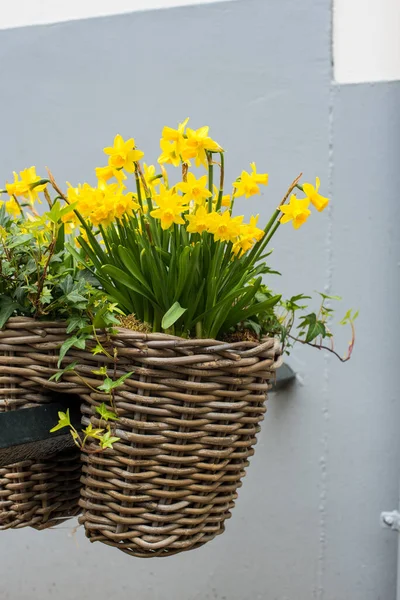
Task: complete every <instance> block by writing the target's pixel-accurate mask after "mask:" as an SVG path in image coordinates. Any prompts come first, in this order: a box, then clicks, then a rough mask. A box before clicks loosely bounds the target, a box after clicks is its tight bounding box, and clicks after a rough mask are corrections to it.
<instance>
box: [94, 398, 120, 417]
mask: <svg viewBox="0 0 400 600" xmlns="http://www.w3.org/2000/svg"><path fill="white" fill-rule="evenodd" d="M96 412H97V413H99V415H100V417H101V418H102V419H104V421H117V420H118V416H117V415H116V414H115V412H112V411H111V410H108V408H107V406H106V405H105V404H104V402H103V403H102V404H100V406H96Z"/></svg>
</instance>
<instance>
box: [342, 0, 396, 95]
mask: <svg viewBox="0 0 400 600" xmlns="http://www.w3.org/2000/svg"><path fill="white" fill-rule="evenodd" d="M333 7H334V13H333V16H334V19H333V53H334V76H335V80H336V81H337V82H338V83H361V82H367V81H392V80H397V79H400V1H399V0H333Z"/></svg>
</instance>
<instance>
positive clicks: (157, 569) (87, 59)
mask: <svg viewBox="0 0 400 600" xmlns="http://www.w3.org/2000/svg"><path fill="white" fill-rule="evenodd" d="M329 11H330V3H329V1H328V0H304V1H303V2H301V3H299V2H295V1H294V0H292V1H290V0H284V1H282V0H270V1H269V2H265V1H263V0H246V1H242V2H235V3H232V4H230V3H224V4H216V5H210V6H203V7H190V8H185V9H176V10H175V9H174V10H169V11H162V12H151V13H136V14H133V15H126V16H122V17H113V18H106V19H95V20H89V21H83V22H74V23H69V24H57V25H53V26H47V27H36V28H29V29H23V30H15V31H12V32H11V31H4V32H1V33H0V59H1V65H2V66H1V77H2V81H5V82H6V83H7V89H8V91H7V93H3V95H2V99H1V107H2V117H3V118H2V145H1V148H0V167H1V172H2V173H3V174H8V173H10V174H11V171H12V169H15V168H19V167H20V168H24V167H25V166H29V165H30V164H36V166H37V168H38V171H39V172H43V168H44V166H45V165H49V166H50V167H51V168H52V170H53V172H54V173H55V175H56V176H57V178H58V179H59V180H60V181H63V180H64V179H66V178H68V179H69V180H70V181H71V182H72V183H77V182H78V181H82V180H83V179H84V178H89V179H90V178H91V179H93V178H92V175H93V170H92V169H93V167H94V166H95V165H100V164H102V161H103V158H102V154H101V148H102V147H103V146H104V145H106V144H108V143H109V142H110V141H111V139H112V137H113V136H114V134H115V133H116V132H120V133H122V134H124V135H134V136H135V138H136V139H137V142H138V143H139V144H140V146H141V147H143V149H144V150H145V151H146V152H147V153H148V156H149V154H152V155H153V156H154V157H156V156H157V152H158V147H157V140H158V137H159V133H160V129H161V127H162V125H163V124H165V123H168V124H174V123H176V122H177V121H178V120H181V119H183V118H185V117H186V116H187V115H190V116H191V117H192V120H193V125H196V126H200V125H202V124H205V123H207V124H209V125H210V126H211V127H212V132H213V135H214V137H215V138H216V139H217V140H219V141H220V142H221V143H223V144H224V145H225V146H226V147H227V148H228V153H227V160H228V165H229V168H228V176H229V177H231V178H233V177H236V176H237V174H238V173H239V172H240V170H241V169H242V168H243V167H246V166H247V165H248V162H250V161H251V160H255V161H256V162H257V164H258V166H259V168H260V169H264V167H265V169H266V170H268V171H269V173H270V186H269V188H268V189H267V190H266V191H265V192H264V193H263V195H262V196H261V198H259V202H257V201H254V200H249V201H245V200H243V201H242V207H243V212H244V213H245V214H249V213H250V212H255V211H259V212H260V213H261V220H263V221H265V220H266V219H267V218H268V216H269V214H270V212H271V210H272V209H273V208H275V206H276V204H277V202H278V200H279V198H280V197H281V196H282V195H283V194H284V192H285V188H286V187H287V185H288V183H290V181H291V180H292V179H293V178H294V177H295V176H296V175H297V174H298V172H299V171H300V170H302V171H304V173H305V175H306V176H307V178H309V179H311V178H313V177H314V176H315V175H316V174H318V175H319V176H320V177H321V180H322V181H323V182H324V184H325V189H326V186H327V185H328V181H329V178H330V175H331V174H332V165H331V164H330V159H331V158H332V142H334V143H335V144H337V145H338V148H339V149H340V150H338V151H337V152H336V151H335V153H334V157H336V156H337V165H338V166H337V167H336V164H335V169H334V180H333V181H332V182H331V188H332V189H333V191H334V196H335V203H337V206H335V207H334V209H333V211H331V213H324V215H318V216H317V215H313V219H312V220H310V222H309V223H308V224H307V227H304V228H302V229H301V230H299V231H298V232H294V231H293V230H292V229H291V228H290V227H289V226H287V227H286V228H282V229H281V230H280V232H279V236H280V238H279V243H278V248H277V250H276V255H275V257H274V263H273V264H274V266H276V267H277V268H278V269H279V270H281V271H283V272H284V273H285V278H284V279H282V282H281V284H280V285H281V287H282V289H283V291H284V292H285V293H287V294H290V293H296V292H299V291H309V290H313V289H319V290H321V289H323V288H324V286H328V287H332V288H334V289H333V291H334V292H336V293H338V292H342V293H343V295H345V296H346V297H347V302H349V303H350V304H354V305H357V306H359V307H360V308H361V310H362V315H363V316H362V317H361V318H360V324H359V336H360V342H359V344H358V347H357V350H356V354H355V358H354V361H353V362H352V363H350V364H349V365H346V366H345V367H342V368H339V365H337V364H336V363H333V362H332V361H331V360H330V359H326V358H325V357H324V356H323V355H322V354H321V353H318V352H314V351H312V350H309V351H308V352H307V350H306V349H298V350H297V351H296V352H295V353H294V354H293V355H292V356H291V359H290V360H291V365H292V366H293V367H294V368H295V369H296V371H297V372H298V373H299V378H300V380H301V381H299V383H298V384H297V385H296V386H295V387H294V388H292V389H291V391H290V392H288V393H286V394H280V395H276V396H275V397H273V396H272V397H271V399H270V402H269V412H268V414H267V418H266V421H265V423H264V426H263V430H262V432H261V435H260V441H259V444H258V446H257V451H256V455H255V457H254V459H253V460H252V464H251V467H250V470H249V474H248V476H247V477H246V479H245V481H244V486H243V489H242V490H241V491H240V496H239V500H238V504H237V507H236V509H235V511H234V514H233V518H232V520H231V522H230V523H228V529H227V531H226V533H225V534H224V535H223V536H221V538H220V539H218V540H216V541H214V542H213V543H211V544H209V545H207V546H205V547H204V548H202V549H200V550H198V551H196V552H193V553H191V552H189V553H186V554H182V555H179V556H177V557H172V558H170V559H167V560H155V561H140V560H134V559H132V558H129V557H127V556H125V555H123V554H122V553H118V552H117V551H115V550H113V549H111V548H107V547H105V546H102V545H100V544H94V545H92V546H91V545H89V543H88V542H86V540H85V539H84V538H83V536H82V533H81V532H78V534H76V535H73V536H71V535H70V531H69V529H67V528H65V526H64V528H61V529H60V530H58V531H47V532H40V533H38V532H35V531H18V532H6V533H2V534H1V537H0V540H1V542H0V564H1V565H2V569H1V578H0V598H1V600H6V599H12V600H27V599H28V598H29V599H30V600H31V599H32V598H39V597H40V598H41V600H48V599H50V598H51V597H57V598H60V600H70V599H71V600H72V599H74V598H77V597H79V598H80V599H81V600H87V599H89V598H90V599H92V598H93V597H97V598H98V599H99V600H103V599H104V600H105V598H107V597H109V596H110V595H115V594H116V593H118V594H119V596H120V597H121V599H124V598H131V597H135V596H136V597H138V598H140V600H155V599H162V600H206V599H214V598H218V599H220V600H256V599H260V600H261V599H266V600H311V599H313V598H316V599H320V600H322V599H324V600H333V599H337V600H345V599H346V598H351V600H377V598H379V597H381V598H382V600H392V597H393V591H394V583H393V577H392V578H391V579H389V580H388V581H387V583H385V581H386V579H385V578H386V575H387V572H388V570H389V569H390V568H391V564H392V563H391V562H390V561H391V557H392V552H393V545H394V539H393V537H389V535H390V534H387V532H384V531H382V530H379V525H378V523H379V511H380V510H381V509H385V508H389V509H390V508H392V506H391V503H392V499H393V495H394V488H395V487H396V486H397V482H396V481H395V479H396V478H397V462H396V461H397V454H396V452H397V446H396V431H395V421H394V418H393V417H394V416H395V413H394V409H395V403H394V402H395V400H396V398H395V395H394V394H395V390H394V385H395V384H394V383H393V379H390V371H389V366H392V363H391V362H390V361H391V360H393V359H391V358H390V357H391V356H392V357H393V356H394V334H393V331H392V330H391V326H390V323H391V320H390V318H389V314H388V316H385V315H384V316H383V317H384V318H383V323H382V324H381V325H380V326H379V327H376V328H375V329H374V338H372V333H371V329H370V328H369V326H368V318H370V316H371V315H373V314H375V311H376V304H377V302H379V301H380V300H379V299H380V296H379V290H377V291H374V292H373V294H372V295H370V296H369V297H368V301H366V300H365V298H364V297H361V295H360V293H361V291H363V290H364V291H365V290H367V291H368V290H369V287H370V283H371V279H372V273H376V276H375V277H376V279H377V280H378V281H379V282H380V284H381V287H385V286H390V287H388V288H387V289H390V290H391V291H392V298H393V299H392V300H390V301H389V304H390V310H391V311H394V302H395V300H396V292H397V291H398V288H397V287H396V286H397V282H396V279H395V272H394V271H395V270H394V266H393V265H394V262H395V261H396V252H397V246H396V245H395V240H394V234H392V233H390V235H389V233H388V231H389V229H388V228H389V227H390V222H391V217H390V215H388V214H387V213H383V212H382V213H381V215H380V218H379V227H378V228H377V229H376V230H374V232H372V228H371V220H370V218H372V212H371V211H372V207H373V206H374V203H375V198H376V196H377V191H378V189H380V183H381V181H382V182H383V181H384V185H383V186H382V190H380V194H381V195H380V197H381V198H382V203H383V197H384V198H385V200H386V204H388V203H390V202H391V203H392V210H393V211H395V210H397V209H396V208H395V205H394V202H395V196H394V191H395V178H394V174H395V173H396V171H394V164H395V162H394V161H395V158H396V157H397V159H398V156H399V152H398V150H399V148H398V146H396V143H395V140H394V135H393V136H392V137H391V134H390V132H389V130H386V129H385V128H386V127H388V126H387V125H386V123H387V119H386V113H387V111H389V109H390V114H391V115H394V114H395V113H394V101H395V99H396V98H395V97H393V98H392V97H391V96H390V95H389V96H386V94H385V93H384V94H382V97H380V96H379V94H378V96H373V95H372V96H371V98H372V99H371V100H370V94H371V91H370V88H368V87H366V88H348V89H347V90H346V93H345V94H343V95H341V96H339V97H338V98H337V99H335V103H334V105H332V97H331V94H330V87H329V81H330V12H329ZM14 89H17V90H18V93H16V92H14V91H13V90H14ZM380 89H385V90H386V86H383V88H380ZM394 89H395V88H390V91H389V92H388V93H389V94H392V93H393V90H394ZM363 90H365V94H366V98H364V96H363ZM395 93H397V92H395ZM354 94H355V95H354ZM388 98H389V99H388ZM357 99H361V100H363V102H364V105H363V106H364V108H363V110H362V111H360V114H362V115H366V117H369V120H372V119H375V118H376V114H380V113H379V111H381V108H382V107H383V108H384V109H387V111H386V110H385V112H382V114H381V118H380V120H379V124H380V126H378V125H376V126H375V127H374V128H372V129H371V133H370V134H368V136H371V138H370V139H371V142H372V144H371V143H369V138H368V137H366V133H365V131H364V129H365V128H364V129H363V122H362V121H360V120H359V117H358V109H357V106H358V102H359V100H357ZM391 102H393V105H391V104H390V103H391ZM332 109H334V110H333V112H332ZM336 111H337V113H338V118H339V123H340V127H339V129H338V134H337V136H335V137H334V138H332V139H330V134H331V133H332V129H333V130H335V127H336V126H335V120H333V121H332V118H330V116H331V117H334V116H335V112H336ZM21 116H22V117H21ZM393 118H394V117H393ZM349 119H350V120H349ZM357 119H358V120H357ZM353 122H356V123H358V125H357V127H356V128H354V127H353V128H352V127H351V125H352V124H353ZM332 125H333V127H332ZM379 127H380V128H379ZM356 133H357V136H358V135H360V136H361V134H362V135H363V137H362V138H361V137H360V140H361V141H360V142H358V141H357V140H358V138H357V137H356ZM371 146H372V148H376V147H377V146H383V147H382V151H381V155H380V156H379V157H377V156H375V155H378V153H377V152H375V151H374V153H372V152H371ZM350 150H351V153H350V154H348V153H349V151H350ZM346 156H349V157H351V161H350V162H351V163H352V164H353V166H352V168H353V169H356V171H355V172H356V173H357V174H359V173H361V172H362V168H363V165H365V166H366V168H367V169H368V181H366V182H365V183H364V184H363V185H360V183H359V177H357V179H356V180H354V179H353V178H352V177H353V176H352V175H351V172H350V170H349V169H348V168H347V162H349V159H346ZM377 161H378V163H377ZM391 161H393V162H391ZM397 162H398V160H397ZM376 163H377V164H376ZM384 176H385V177H384ZM387 179H388V180H387ZM339 182H340V187H339ZM355 183H356V184H357V185H356V186H355ZM354 189H357V190H359V191H360V194H359V197H360V200H358V196H357V201H359V202H360V201H361V198H362V199H363V202H364V203H365V205H366V206H367V207H368V210H369V212H363V214H362V219H361V221H360V219H359V216H358V213H356V212H355V214H354V215H353V213H351V214H352V216H353V217H354V218H353V221H352V226H351V231H350V228H349V227H348V226H346V225H345V223H346V222H348V221H345V218H346V215H347V212H345V208H346V207H345V204H343V203H344V202H345V199H347V203H348V204H349V205H350V207H352V208H350V209H349V210H351V211H356V208H355V206H356V205H355V204H354V193H352V191H353V190H354ZM361 191H362V193H361ZM383 215H384V216H383ZM397 217H398V215H397V214H396V218H397ZM353 224H354V225H353ZM346 227H347V228H346ZM355 232H356V233H355ZM367 233H368V235H372V233H373V236H372V239H373V240H374V241H376V244H377V245H378V249H379V251H378V253H377V254H373V253H372V251H371V249H370V248H369V249H368V252H369V254H368V257H369V266H368V267H366V264H365V261H364V255H363V253H362V251H365V247H366V246H367V243H369V242H368V240H369V239H370V237H368V236H367ZM356 238H357V239H358V238H359V239H360V240H363V242H364V243H363V246H360V245H358V242H357V244H356V245H355V246H354V247H353V246H352V244H354V239H356ZM388 239H391V240H392V242H391V243H392V246H391V254H390V256H391V257H392V260H393V261H394V262H393V263H390V264H389V267H388V268H386V265H384V263H383V258H384V257H385V256H386V250H385V244H386V243H387V240H388ZM349 257H350V258H349ZM348 264H351V265H352V269H351V271H350V270H349V268H348ZM341 271H342V272H341ZM354 273H356V274H357V276H354ZM355 281H356V283H357V285H356V286H355V285H354V282H355ZM368 293H369V294H370V293H371V292H369V291H368ZM372 341H374V342H375V346H376V349H374V352H372V351H371V350H370V346H369V344H372ZM378 349H379V350H380V353H379V352H378ZM377 356H379V359H378V358H377ZM377 364H378V368H376V367H375V365H377ZM374 367H375V369H374ZM366 369H368V371H367V373H370V374H371V375H370V379H366V377H365V370H366ZM372 373H373V374H374V375H373V376H372ZM377 377H379V385H376V384H375V379H376V378H377ZM385 381H387V383H386V384H385ZM367 382H368V383H367ZM385 386H386V388H385ZM360 389H361V391H362V393H361V394H360V392H359V390H360ZM377 389H379V390H380V391H379V395H380V396H382V398H379V399H378V398H377V397H376V396H377V393H376V390H377ZM389 399H390V400H389ZM344 408H346V411H348V412H346V413H344ZM388 414H389V416H387V415H388ZM348 415H351V417H352V418H351V420H346V417H347V416H348ZM385 415H386V417H387V418H386V422H385V421H384V416H385ZM386 426H387V429H385V428H384V427H386ZM371 440H372V442H371ZM372 444H373V445H372ZM375 447H376V449H377V452H376V455H375V454H374V453H373V452H372V450H371V448H372V449H373V448H375ZM352 453H353V455H354V458H353V459H352V460H353V461H354V465H355V468H353V464H352V461H351V460H350V458H349V457H350V456H351V455H352ZM380 454H382V456H381V457H380ZM381 459H382V460H381ZM367 461H368V468H367ZM382 463H385V464H386V467H382ZM389 471H390V473H389ZM354 473H356V475H357V478H354V479H352V478H353V475H354ZM393 474H394V475H393ZM349 480H350V482H349ZM370 498H372V500H371V502H370ZM393 500H394V499H393ZM387 503H389V504H390V505H388V504H387ZM353 506H355V508H356V516H355V518H354V521H355V524H356V529H355V531H354V540H355V541H354V542H352V544H351V545H350V544H349V543H348V541H347V539H346V540H345V536H348V535H349V531H350V523H349V518H348V517H347V516H346V515H347V513H346V510H347V509H348V510H350V511H351V510H352V507H353ZM361 509H365V510H366V513H365V514H364V512H363V511H362V510H361ZM350 533H351V531H350ZM391 535H392V536H393V534H391ZM358 540H359V541H360V542H361V544H362V547H359V545H358ZM378 555H379V556H378ZM377 556H378V558H376V557H377ZM14 565H18V572H19V573H23V574H24V576H23V577H22V576H16V573H15V571H14V570H13V568H14ZM385 565H387V567H385ZM367 571H368V572H369V571H371V572H370V573H369V574H368V576H366V575H365V573H366V572H367ZM364 582H365V584H364Z"/></svg>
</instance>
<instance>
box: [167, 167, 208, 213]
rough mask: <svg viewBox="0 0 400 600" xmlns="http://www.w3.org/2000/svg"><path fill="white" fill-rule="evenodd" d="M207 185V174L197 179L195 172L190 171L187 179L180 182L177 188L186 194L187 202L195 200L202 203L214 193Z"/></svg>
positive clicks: (199, 203)
mask: <svg viewBox="0 0 400 600" xmlns="http://www.w3.org/2000/svg"><path fill="white" fill-rule="evenodd" d="M206 186H207V175H204V176H203V177H199V179H196V177H195V176H194V175H193V173H188V174H187V180H186V181H182V182H181V183H178V184H177V186H176V188H177V189H178V190H179V191H180V192H182V193H183V194H185V200H186V201H187V202H190V201H191V200H193V201H194V202H195V203H196V204H198V205H201V204H203V203H204V202H205V200H207V198H209V197H210V196H211V195H212V194H211V192H210V190H208V189H207V188H206Z"/></svg>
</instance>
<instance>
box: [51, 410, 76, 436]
mask: <svg viewBox="0 0 400 600" xmlns="http://www.w3.org/2000/svg"><path fill="white" fill-rule="evenodd" d="M64 427H72V425H71V419H70V416H69V408H67V411H66V412H65V413H64V412H61V411H60V412H59V413H58V423H57V425H55V426H54V427H53V428H52V429H50V433H54V432H55V431H59V430H60V429H63V428H64Z"/></svg>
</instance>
